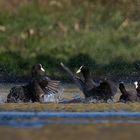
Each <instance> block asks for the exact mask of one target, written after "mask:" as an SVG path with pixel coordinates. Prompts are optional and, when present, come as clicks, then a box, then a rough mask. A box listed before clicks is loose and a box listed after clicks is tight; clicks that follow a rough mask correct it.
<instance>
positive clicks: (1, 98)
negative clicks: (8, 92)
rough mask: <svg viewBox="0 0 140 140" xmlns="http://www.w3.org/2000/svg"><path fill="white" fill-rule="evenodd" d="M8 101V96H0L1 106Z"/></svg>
mask: <svg viewBox="0 0 140 140" xmlns="http://www.w3.org/2000/svg"><path fill="white" fill-rule="evenodd" d="M6 99H7V98H6V96H2V95H0V104H2V103H5V102H6Z"/></svg>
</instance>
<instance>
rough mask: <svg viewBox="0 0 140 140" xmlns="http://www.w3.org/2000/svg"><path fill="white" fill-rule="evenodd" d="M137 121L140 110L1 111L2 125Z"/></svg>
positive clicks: (0, 122)
mask: <svg viewBox="0 0 140 140" xmlns="http://www.w3.org/2000/svg"><path fill="white" fill-rule="evenodd" d="M96 123H133V124H134V123H137V124H140V112H0V125H1V126H10V127H34V128H38V127H42V126H45V125H49V124H69V125H71V124H74V125H76V124H96Z"/></svg>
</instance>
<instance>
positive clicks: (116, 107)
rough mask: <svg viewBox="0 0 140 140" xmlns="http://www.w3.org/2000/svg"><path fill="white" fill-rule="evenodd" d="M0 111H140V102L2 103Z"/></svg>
mask: <svg viewBox="0 0 140 140" xmlns="http://www.w3.org/2000/svg"><path fill="white" fill-rule="evenodd" d="M0 111H27V112H28V111H70V112H71V111H72V112H84V111H87V112H90V111H93V112H94V111H95V112H96V111H99V112H100V111H101V112H103V111H109V112H110V111H132V112H135V111H138V112H139V111H140V104H139V103H130V104H124V103H113V104H108V103H100V104H99V103H98V104H80V103H79V104H77V103H75V104H72V103H71V104H55V103H52V104H41V103H27V104H24V103H18V104H16V103H15V104H14V103H13V104H12V103H8V104H6V103H5V104H0Z"/></svg>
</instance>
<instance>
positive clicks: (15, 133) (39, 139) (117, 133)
mask: <svg viewBox="0 0 140 140" xmlns="http://www.w3.org/2000/svg"><path fill="white" fill-rule="evenodd" d="M139 130H140V125H136V124H133V125H132V124H131V125H130V124H94V125H69V126H66V125H49V126H46V127H43V128H40V129H31V128H29V129H24V128H22V129H19V128H18V129H17V128H14V129H13V128H0V136H1V139H2V140H18V139H20V140H47V139H49V140H56V139H57V140H76V139H80V140H85V139H88V140H94V139H95V140H102V139H104V140H112V139H114V140H132V139H135V140H138V139H139V137H140V133H139Z"/></svg>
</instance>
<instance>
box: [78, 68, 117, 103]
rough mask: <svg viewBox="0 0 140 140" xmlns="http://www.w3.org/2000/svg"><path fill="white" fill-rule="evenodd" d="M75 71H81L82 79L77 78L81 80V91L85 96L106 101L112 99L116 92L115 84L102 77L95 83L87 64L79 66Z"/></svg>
mask: <svg viewBox="0 0 140 140" xmlns="http://www.w3.org/2000/svg"><path fill="white" fill-rule="evenodd" d="M77 73H82V76H83V79H81V78H79V79H80V80H81V81H82V82H81V83H82V87H83V92H84V95H85V97H86V98H87V97H93V98H96V99H98V100H105V101H107V100H108V99H112V97H113V96H114V95H115V93H116V92H117V88H116V86H115V85H114V83H113V82H112V81H110V80H106V79H104V80H103V81H102V82H100V83H99V84H96V83H95V82H94V81H93V79H92V76H91V73H90V70H89V68H88V67H87V66H81V67H80V68H79V70H78V71H77Z"/></svg>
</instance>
